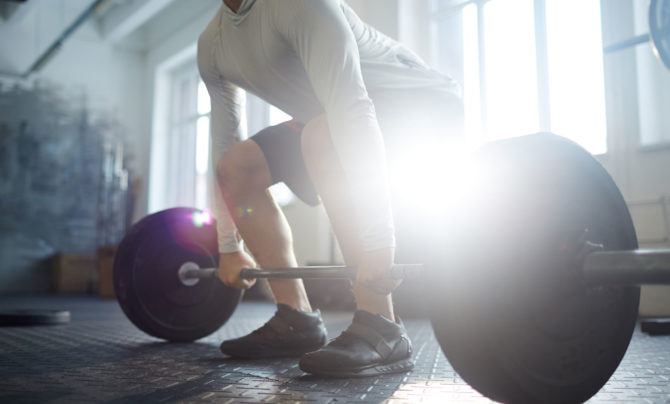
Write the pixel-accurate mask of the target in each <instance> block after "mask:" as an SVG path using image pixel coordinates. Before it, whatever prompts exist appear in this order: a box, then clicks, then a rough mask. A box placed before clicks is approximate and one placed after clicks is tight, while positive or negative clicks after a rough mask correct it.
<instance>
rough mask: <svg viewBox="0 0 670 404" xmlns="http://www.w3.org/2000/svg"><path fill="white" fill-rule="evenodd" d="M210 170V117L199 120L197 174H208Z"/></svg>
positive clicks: (196, 157)
mask: <svg viewBox="0 0 670 404" xmlns="http://www.w3.org/2000/svg"><path fill="white" fill-rule="evenodd" d="M208 169H209V116H201V117H200V118H198V123H197V125H196V135H195V172H196V173H197V174H198V175H204V174H207V170H208Z"/></svg>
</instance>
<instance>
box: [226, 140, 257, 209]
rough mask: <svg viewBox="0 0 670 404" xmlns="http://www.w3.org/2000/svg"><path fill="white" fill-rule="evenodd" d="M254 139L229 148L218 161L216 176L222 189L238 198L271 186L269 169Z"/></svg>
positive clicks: (229, 195) (230, 195) (228, 195)
mask: <svg viewBox="0 0 670 404" xmlns="http://www.w3.org/2000/svg"><path fill="white" fill-rule="evenodd" d="M251 142H252V141H249V140H247V141H244V142H241V143H238V144H236V145H235V146H233V147H231V148H230V149H229V150H227V151H226V152H225V153H223V155H222V156H221V157H220V158H219V160H218V161H217V162H216V177H217V181H218V183H219V186H220V187H221V191H222V192H223V193H224V195H226V196H227V197H229V198H233V199H235V200H238V199H240V198H243V197H245V196H248V195H251V194H253V193H257V192H258V191H264V190H265V189H266V188H267V187H269V186H270V184H269V182H270V180H269V178H270V174H269V170H268V168H267V163H266V162H265V158H264V157H263V153H262V152H261V151H260V149H259V148H258V146H257V145H256V144H255V143H253V144H252V143H251Z"/></svg>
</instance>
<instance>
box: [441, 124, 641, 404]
mask: <svg viewBox="0 0 670 404" xmlns="http://www.w3.org/2000/svg"><path fill="white" fill-rule="evenodd" d="M477 165H478V167H480V170H479V173H478V178H477V181H476V182H475V184H474V185H473V186H472V189H470V190H469V192H468V193H467V194H466V196H465V197H464V201H462V203H463V206H462V207H461V208H459V207H458V206H455V207H453V209H454V212H453V213H454V215H453V216H454V218H453V219H452V220H451V221H450V222H448V223H447V224H446V228H451V229H462V230H461V231H460V234H459V236H458V238H456V237H451V238H447V239H446V242H447V244H446V246H447V247H448V250H447V251H446V252H445V254H444V257H443V260H448V261H447V262H449V268H447V269H446V270H444V271H443V272H441V273H437V274H435V275H434V276H440V277H443V279H442V280H439V281H434V282H432V283H433V284H440V285H444V287H440V288H441V290H440V291H439V293H437V294H436V299H435V303H434V304H433V307H434V309H433V311H434V313H433V314H432V321H433V325H434V328H435V333H436V336H437V338H438V341H439V342H440V346H441V347H442V349H443V351H444V352H445V354H446V355H447V357H448V358H449V360H450V362H451V363H452V365H453V366H454V368H455V369H456V370H457V371H458V372H459V374H460V375H461V376H462V377H463V379H464V380H466V381H467V382H468V383H470V384H471V385H472V386H473V387H474V388H476V389H477V390H479V391H480V392H482V393H483V394H485V395H487V396H489V397H490V398H493V399H495V400H499V401H508V402H509V401H511V402H534V401H541V402H583V401H586V400H587V399H588V398H590V397H591V396H592V395H594V394H595V393H596V392H597V391H598V390H599V389H600V388H601V387H602V386H603V385H604V384H605V383H606V382H607V380H608V379H609V378H610V376H611V375H612V373H613V372H614V371H615V369H616V368H617V366H618V364H619V362H620V361H621V358H622V357H623V355H624V353H625V351H626V349H627V347H628V344H629V342H630V338H631V336H632V333H633V330H634V328H635V321H636V318H637V309H638V304H639V288H637V287H589V286H587V285H586V284H585V283H584V282H583V280H582V277H581V271H580V269H579V268H578V267H577V264H576V263H575V256H576V249H577V246H578V245H579V239H580V238H582V237H586V238H587V239H588V240H590V241H593V242H597V243H602V244H604V245H605V248H606V249H616V250H621V249H634V248H637V240H636V237H635V230H634V228H633V224H632V220H631V218H630V214H629V212H628V209H627V207H626V204H625V202H624V200H623V198H622V196H621V194H620V192H619V190H618V188H617V187H616V185H615V184H614V182H613V181H612V179H611V178H610V177H609V175H608V174H607V172H606V171H605V170H604V169H603V167H602V166H601V165H600V164H599V163H598V162H597V161H596V160H595V159H594V158H593V157H592V156H591V155H590V154H589V153H588V152H586V151H585V150H583V149H582V148H581V147H579V146H577V145H576V144H574V143H573V142H570V141H568V140H566V139H564V138H561V137H558V136H555V135H551V134H538V135H532V136H526V137H521V138H515V139H510V140H505V141H501V142H496V143H493V144H491V145H488V146H486V147H484V148H483V149H482V151H481V152H480V153H478V156H477Z"/></svg>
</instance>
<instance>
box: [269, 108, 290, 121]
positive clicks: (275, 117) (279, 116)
mask: <svg viewBox="0 0 670 404" xmlns="http://www.w3.org/2000/svg"><path fill="white" fill-rule="evenodd" d="M291 119H293V118H292V117H291V115H289V114H287V113H286V112H284V111H282V110H281V109H279V108H277V107H275V106H272V105H270V126H272V125H277V124H280V123H282V122H286V121H290V120H291Z"/></svg>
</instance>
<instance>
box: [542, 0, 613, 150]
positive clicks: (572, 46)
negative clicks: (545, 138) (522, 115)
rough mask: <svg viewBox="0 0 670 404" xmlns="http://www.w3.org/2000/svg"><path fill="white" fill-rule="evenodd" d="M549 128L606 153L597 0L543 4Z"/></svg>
mask: <svg viewBox="0 0 670 404" xmlns="http://www.w3.org/2000/svg"><path fill="white" fill-rule="evenodd" d="M546 18H547V54H548V58H549V109H550V121H551V130H552V132H555V133H556V134H558V135H561V136H565V137H568V138H570V139H572V140H574V141H575V142H577V143H579V144H581V145H582V146H584V147H585V148H586V149H588V150H589V151H590V152H591V153H594V154H600V153H605V152H606V151H607V134H606V120H605V87H604V86H605V85H604V75H603V53H602V48H603V44H602V34H601V28H600V1H599V0H587V1H584V0H546Z"/></svg>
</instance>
